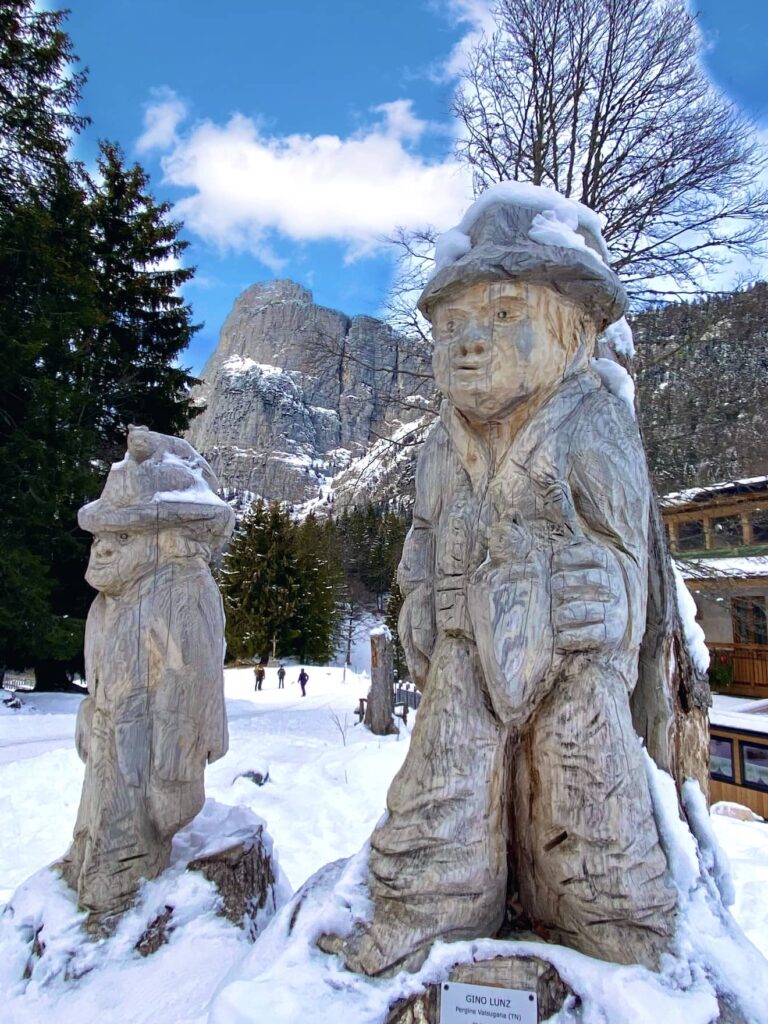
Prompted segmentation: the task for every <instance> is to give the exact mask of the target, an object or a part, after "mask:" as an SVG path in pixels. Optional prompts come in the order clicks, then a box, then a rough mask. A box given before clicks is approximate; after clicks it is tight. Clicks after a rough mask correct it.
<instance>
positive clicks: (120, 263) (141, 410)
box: [76, 143, 198, 462]
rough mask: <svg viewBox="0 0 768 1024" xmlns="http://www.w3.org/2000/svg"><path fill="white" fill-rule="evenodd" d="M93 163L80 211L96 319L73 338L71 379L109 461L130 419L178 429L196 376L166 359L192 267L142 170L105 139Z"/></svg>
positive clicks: (178, 338)
mask: <svg viewBox="0 0 768 1024" xmlns="http://www.w3.org/2000/svg"><path fill="white" fill-rule="evenodd" d="M98 169H99V180H98V181H97V182H96V183H94V182H91V183H90V196H89V210H90V214H91V217H92V223H93V226H92V234H93V256H94V268H95V275H96V288H97V290H96V302H97V309H98V318H99V319H98V324H97V326H96V328H95V329H94V330H92V331H90V332H88V333H87V334H86V335H84V336H83V338H82V339H81V340H80V342H79V343H78V347H77V355H78V378H77V381H76V386H77V387H78V389H79V390H80V391H81V392H83V393H84V394H87V395H89V396H90V397H91V402H90V405H89V408H88V415H87V418H88V419H89V420H90V421H91V422H92V423H93V425H94V428H95V429H96V430H97V432H98V447H99V453H98V454H99V456H100V457H102V458H103V459H104V460H105V461H107V462H111V461H113V459H114V457H116V456H118V455H119V454H121V453H122V450H123V446H124V441H125V432H126V429H127V427H128V425H129V424H130V423H141V424H144V425H145V426H148V427H150V428H152V429H153V430H158V431H160V432H161V433H168V434H178V433H181V432H182V431H183V430H184V429H185V428H186V427H187V425H188V423H189V420H190V417H191V415H192V413H193V410H192V408H191V407H190V405H189V394H188V389H189V386H190V385H192V384H194V383H196V380H195V378H194V377H191V376H190V375H189V374H188V372H187V371H185V370H183V369H179V368H178V367H177V366H176V365H175V360H176V358H177V357H178V355H179V353H180V352H181V351H182V350H183V349H185V348H186V347H187V345H188V344H189V342H190V340H191V338H192V335H193V334H194V333H195V331H197V329H198V328H197V326H195V325H194V324H193V323H192V314H191V309H190V307H189V306H188V305H186V304H185V303H184V300H183V298H182V297H181V295H180V294H179V291H178V289H179V288H180V287H181V286H182V285H183V284H184V283H185V282H186V281H188V280H190V278H191V277H192V276H193V274H194V271H193V270H192V269H190V268H183V267H181V266H180V265H179V262H178V261H179V259H180V257H181V256H182V255H183V253H184V251H185V250H186V248H187V246H188V243H187V242H185V241H183V240H181V239H180V238H179V231H180V227H181V225H180V224H178V223H176V222H174V221H172V220H170V219H169V217H168V214H169V210H170V206H169V204H168V203H157V202H155V200H154V198H153V197H152V195H151V193H150V192H149V191H148V179H147V175H146V174H145V172H144V170H143V169H142V168H141V167H140V166H139V165H138V164H134V165H133V166H132V167H127V166H125V163H124V158H123V154H122V152H121V151H120V149H119V147H118V146H116V145H113V144H112V143H102V144H101V149H100V157H99V162H98Z"/></svg>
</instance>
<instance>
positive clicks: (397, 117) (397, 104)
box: [373, 100, 428, 142]
mask: <svg viewBox="0 0 768 1024" xmlns="http://www.w3.org/2000/svg"><path fill="white" fill-rule="evenodd" d="M373 112H374V113H375V114H383V115H384V121H385V125H386V134H387V135H389V136H390V138H393V139H403V140H413V141H414V142H415V141H416V140H418V139H420V138H421V136H422V135H423V134H424V132H425V131H426V129H427V127H428V126H427V122H426V121H422V120H421V119H420V118H418V117H416V115H415V114H414V112H413V101H412V100H393V102H392V103H382V104H381V105H380V106H378V107H374V108H373Z"/></svg>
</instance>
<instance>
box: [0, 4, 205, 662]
mask: <svg viewBox="0 0 768 1024" xmlns="http://www.w3.org/2000/svg"><path fill="white" fill-rule="evenodd" d="M64 18H65V13H64V12H47V11H39V10H37V9H36V7H35V5H34V3H33V0H6V2H4V3H2V4H0V363H1V364H2V367H3V373H2V375H0V476H2V479H3V488H2V490H1V491H0V548H1V549H2V550H3V558H2V559H0V595H1V597H0V602H1V607H0V671H2V668H3V666H5V665H12V666H14V667H29V666H34V667H35V668H36V669H37V671H38V682H41V681H42V682H45V681H46V677H48V678H49V679H53V678H55V679H57V681H63V679H64V676H63V669H64V667H65V666H68V667H69V668H74V667H76V666H77V665H78V663H79V662H80V661H81V651H82V630H83V625H84V618H85V614H86V612H87V608H88V605H89V604H90V601H91V599H92V597H93V593H92V591H90V590H89V588H88V587H87V585H86V583H85V581H84V579H83V574H84V571H85V566H86V562H87V556H88V544H89V540H90V538H89V537H87V536H86V535H85V534H83V533H81V532H80V531H79V530H78V528H77V520H76V516H77V509H78V508H79V506H80V505H82V504H83V503H84V502H85V501H86V500H88V499H89V498H93V497H95V496H96V495H97V494H98V492H99V489H100V487H101V483H102V481H103V474H104V472H105V471H106V469H107V468H108V463H109V461H111V459H112V458H113V457H114V455H115V454H118V453H121V452H122V449H123V442H124V430H125V427H126V426H127V424H128V423H129V422H144V423H147V425H149V426H153V427H155V428H156V429H159V430H162V431H167V432H174V433H175V432H179V431H181V430H183V429H184V427H185V426H186V424H187V422H188V420H189V416H190V410H189V407H188V403H187V394H186V388H187V385H188V384H189V383H190V382H191V380H192V378H190V377H189V376H188V374H186V373H185V372H184V371H183V370H179V369H177V368H176V367H175V365H174V362H175V359H176V357H177V356H178V354H179V352H180V351H181V349H183V348H184V347H185V346H186V344H187V343H188V341H189V338H190V336H191V334H192V333H193V331H194V327H193V326H192V324H191V318H190V313H189V309H188V307H186V306H185V305H184V303H183V300H182V299H181V298H180V297H179V296H178V294H177V291H176V289H177V288H178V286H179V285H181V284H182V283H183V282H184V281H185V280H187V279H188V278H189V276H190V275H191V273H192V272H191V271H190V270H178V269H174V268H173V266H164V265H163V261H166V263H167V262H168V261H174V260H175V259H177V258H178V257H179V256H180V254H181V253H182V252H183V249H184V243H183V242H181V241H180V240H179V239H178V231H179V226H178V225H177V224H174V223H173V222H171V221H169V220H168V217H167V214H168V207H167V206H166V205H164V204H157V203H155V202H154V200H153V199H152V197H151V196H150V195H149V194H148V193H147V188H146V186H147V180H146V176H145V175H144V172H143V171H142V170H141V169H140V168H138V167H134V168H130V169H126V168H124V167H123V163H122V156H121V155H120V153H119V150H117V148H116V147H114V146H104V147H103V148H102V156H101V176H102V177H101V181H100V182H99V183H98V184H95V183H94V182H92V181H90V180H89V179H88V177H87V175H86V174H85V172H84V170H83V168H82V167H81V166H80V165H79V164H77V163H76V162H74V161H72V160H70V159H69V156H68V150H69V145H70V142H71V137H72V133H73V132H76V131H77V130H78V129H79V128H80V127H82V126H83V124H84V123H85V122H86V119H85V118H83V117H82V116H80V115H79V114H78V113H77V112H76V104H77V101H78V99H79V96H80V90H81V87H82V84H83V82H84V75H83V73H82V72H78V71H74V70H72V67H73V61H74V60H75V59H76V58H75V57H74V54H73V52H72V47H71V43H70V41H69V38H68V37H67V35H66V33H65V32H64V31H63V28H62V25H63V21H64Z"/></svg>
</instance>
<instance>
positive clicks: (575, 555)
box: [344, 189, 676, 974]
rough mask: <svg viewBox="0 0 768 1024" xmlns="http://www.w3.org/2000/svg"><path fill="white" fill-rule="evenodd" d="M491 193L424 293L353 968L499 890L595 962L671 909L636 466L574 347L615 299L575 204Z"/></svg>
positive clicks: (452, 923) (580, 350)
mask: <svg viewBox="0 0 768 1024" xmlns="http://www.w3.org/2000/svg"><path fill="white" fill-rule="evenodd" d="M496 195H497V196H498V198H495V196H494V193H493V191H491V193H489V194H488V195H487V196H486V197H485V201H481V202H479V203H477V204H475V207H474V208H473V212H472V215H471V216H469V217H468V218H465V222H464V223H463V224H462V226H461V227H462V232H461V233H457V232H456V231H454V232H453V233H452V237H449V238H448V239H447V240H446V243H445V245H444V250H445V249H448V250H450V249H452V250H453V251H452V252H449V253H448V256H447V258H446V259H444V261H443V265H442V266H440V265H439V264H438V270H437V272H436V274H435V275H434V276H433V278H432V279H431V281H430V282H429V284H428V286H427V288H426V290H425V291H424V293H423V294H422V296H421V299H420V308H421V310H422V312H423V313H424V315H425V316H426V317H427V318H428V319H429V320H431V322H432V326H433V336H434V372H435V378H436V381H437V384H438V386H439V388H440V390H441V391H442V393H443V395H444V396H445V401H444V403H443V406H442V409H441V413H440V419H439V422H438V423H437V424H436V426H435V428H434V429H433V430H432V432H431V434H430V436H429V438H428V440H427V442H426V445H425V448H424V451H423V453H422V455H421V458H420V461H419V465H418V470H417V481H416V503H415V509H414V520H413V527H412V529H411V532H410V534H409V535H408V538H407V541H406V544H405V549H404V552H403V557H402V561H401V563H400V569H399V577H398V578H399V583H400V587H401V589H402V591H403V593H404V595H405V600H404V604H403V609H402V614H401V617H400V628H399V633H400V637H401V640H402V642H403V645H404V647H405V650H406V654H407V657H408V664H409V667H410V670H411V673H412V678H413V679H414V681H416V683H417V685H418V686H419V687H420V688H421V689H422V690H423V700H422V704H421V709H420V711H419V715H418V718H417V721H416V725H415V728H414V733H413V738H412V742H411V748H410V751H409V754H408V757H407V759H406V761H405V764H404V765H403V768H402V769H401V771H400V772H399V774H398V775H397V776H396V778H395V780H394V782H393V783H392V786H391V788H390V791H389V795H388V814H387V815H386V816H385V819H384V820H383V821H382V822H381V823H380V824H379V826H378V827H377V828H376V830H375V832H374V834H373V837H372V843H371V853H370V862H369V868H370V878H369V889H370V894H371V896H372V900H373V916H372V920H371V922H370V923H369V924H368V925H367V926H366V927H365V928H362V929H360V930H359V931H358V932H357V933H356V934H355V935H354V936H352V937H351V938H350V939H348V940H347V941H346V944H345V948H344V953H345V956H346V961H347V964H348V965H349V966H350V967H352V968H353V969H357V970H363V971H365V972H366V973H368V974H378V973H381V972H383V971H387V970H390V969H392V968H393V967H395V966H398V965H401V966H406V967H411V968H413V967H415V966H416V965H418V964H419V963H420V962H421V960H423V958H424V956H425V955H426V952H427V951H428V949H429V946H430V945H431V943H432V942H433V941H434V940H435V939H437V938H442V939H449V940H450V939H467V938H476V937H480V936H489V937H493V936H495V935H496V934H497V933H498V929H499V927H500V925H501V923H502V919H503V917H504V915H505V910H506V908H507V905H508V892H511V893H514V894H515V899H516V902H517V906H518V909H519V910H521V911H522V916H524V917H525V918H527V920H528V921H529V922H530V924H531V926H532V927H534V928H535V929H536V931H537V933H538V934H539V935H541V936H542V937H545V938H547V939H549V940H551V941H555V942H561V943H564V944H567V945H570V946H573V947H575V948H576V949H579V950H581V951H582V952H585V953H588V954H590V955H593V956H596V957H600V958H604V959H607V960H611V961H614V962H619V963H632V962H639V963H643V964H646V965H648V966H650V967H654V966H656V965H657V964H658V960H659V955H660V953H661V952H662V951H663V950H664V948H665V947H666V946H667V944H668V942H669V940H670V937H671V936H672V934H673V932H674V926H675V910H676V897H675V890H674V888H673V886H672V884H671V882H670V879H669V875H668V870H667V862H666V858H665V854H664V852H663V850H662V847H661V845H660V842H659V835H658V832H657V827H656V824H655V821H654V814H653V808H652V805H651V799H650V796H649V789H648V783H647V779H646V769H645V764H644V757H645V755H644V753H643V750H642V746H641V742H640V739H639V737H638V735H637V734H636V732H635V729H634V728H633V721H632V713H631V706H630V702H631V695H632V693H633V690H634V689H635V687H636V684H637V680H638V655H639V651H640V646H641V642H642V640H643V636H644V633H645V631H646V615H647V607H648V583H647V581H648V530H649V504H650V501H651V492H650V485H649V481H648V473H647V468H646V464H645V458H644V454H643V449H642V444H641V441H640V437H639V434H638V430H637V425H636V423H635V420H634V418H633V415H632V412H631V411H630V409H629V408H628V407H627V406H626V404H625V403H624V402H623V401H622V400H621V399H620V398H617V397H616V396H615V395H614V394H612V393H611V392H610V391H609V390H608V389H607V388H606V387H605V386H604V384H603V383H602V381H601V378H600V376H599V375H598V374H597V373H596V372H595V370H594V369H593V368H592V365H591V357H592V355H593V353H594V347H595V341H596V338H597V336H598V335H599V334H600V333H601V332H602V331H603V330H604V329H605V328H606V327H607V326H608V325H609V324H612V323H613V322H614V321H616V320H618V319H619V318H620V317H621V316H622V314H623V312H624V309H625V306H626V295H625V292H624V290H623V288H622V286H621V284H620V282H619V280H618V278H617V277H616V275H615V274H614V273H613V271H612V270H611V269H610V267H609V266H608V264H607V260H606V253H605V247H604V244H603V243H602V239H601V238H600V234H599V226H596V218H595V217H594V214H591V211H588V210H586V209H585V208H582V209H581V210H579V208H578V207H577V204H570V205H569V204H567V203H566V202H565V201H563V200H561V199H560V197H559V196H556V195H553V194H551V193H549V195H551V196H552V201H551V202H550V203H548V200H547V199H546V196H547V193H546V191H545V190H543V189H539V190H535V189H531V190H530V194H529V195H528V196H526V195H525V194H523V195H522V196H521V197H518V198H515V194H514V193H512V198H511V199H510V198H509V197H508V196H506V197H505V196H503V195H498V193H496ZM556 201H559V202H556ZM548 206H549V209H548ZM658 699H659V701H660V702H661V703H662V704H663V703H664V700H665V698H664V695H662V694H659V697H658ZM667 710H668V709H667ZM666 713H667V712H666V711H664V710H662V711H661V712H660V714H662V715H663V714H666ZM649 714H650V712H649ZM651 717H652V716H651Z"/></svg>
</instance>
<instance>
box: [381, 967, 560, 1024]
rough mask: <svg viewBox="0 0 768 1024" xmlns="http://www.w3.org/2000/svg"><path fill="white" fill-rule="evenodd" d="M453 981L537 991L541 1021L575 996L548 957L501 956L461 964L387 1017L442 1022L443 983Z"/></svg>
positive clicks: (395, 1021)
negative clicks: (441, 997)
mask: <svg viewBox="0 0 768 1024" xmlns="http://www.w3.org/2000/svg"><path fill="white" fill-rule="evenodd" d="M452 981H455V982H458V983H460V984H464V985H490V986H492V987H496V988H512V989H523V990H529V991H531V992H535V993H536V995H537V999H538V1019H539V1021H544V1020H547V1019H548V1018H549V1017H551V1016H552V1015H553V1014H555V1013H557V1011H558V1010H560V1009H561V1008H562V1006H563V1004H564V1003H565V1001H566V999H568V998H569V997H571V996H573V995H574V994H573V991H572V990H571V989H570V988H569V986H568V985H567V984H566V983H565V982H564V981H563V979H562V978H561V977H560V975H559V974H558V973H557V971H556V970H555V968H554V967H553V966H552V964H550V963H547V961H546V960H540V959H539V958H538V957H535V956H521V957H509V956H497V957H494V958H493V959H492V960H479V961H477V962H476V963H471V964H457V965H456V966H455V967H454V968H453V969H452V970H451V973H450V974H449V975H448V980H447V982H442V983H441V984H439V985H430V986H429V988H428V989H427V991H426V992H424V993H422V995H420V996H415V997H414V998H412V999H408V1000H403V1001H402V1002H400V1003H397V1004H396V1005H395V1006H394V1007H393V1008H392V1009H391V1011H390V1013H389V1016H388V1017H387V1024H439V1021H440V992H441V989H442V987H443V985H446V984H450V983H451V982H452ZM574 998H577V997H574Z"/></svg>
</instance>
